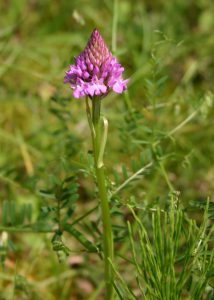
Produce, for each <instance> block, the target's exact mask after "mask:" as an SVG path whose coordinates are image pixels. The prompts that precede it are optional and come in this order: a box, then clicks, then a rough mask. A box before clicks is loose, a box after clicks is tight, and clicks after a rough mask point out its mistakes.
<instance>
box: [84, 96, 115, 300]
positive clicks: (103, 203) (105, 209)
mask: <svg viewBox="0 0 214 300" xmlns="http://www.w3.org/2000/svg"><path fill="white" fill-rule="evenodd" d="M88 108H89V107H88ZM100 108H101V99H99V98H98V97H94V98H93V99H92V114H91V120H92V126H90V128H91V131H92V143H93V154H94V165H95V172H96V179H97V186H98V192H99V198H100V207H101V216H102V223H103V253H104V264H105V285H106V294H105V300H113V299H114V288H113V269H112V265H111V263H112V262H113V255H114V250H113V234H112V225H111V217H110V209H109V202H108V195H107V189H106V184H105V173H104V165H103V164H102V165H101V166H100V165H99V164H98V159H99V154H100V149H101V143H102V132H101V124H100V123H101V122H100Z"/></svg>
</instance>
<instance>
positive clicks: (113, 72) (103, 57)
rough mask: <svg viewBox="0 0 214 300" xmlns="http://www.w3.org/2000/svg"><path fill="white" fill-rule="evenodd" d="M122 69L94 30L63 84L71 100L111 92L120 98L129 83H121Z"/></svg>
mask: <svg viewBox="0 0 214 300" xmlns="http://www.w3.org/2000/svg"><path fill="white" fill-rule="evenodd" d="M123 71H124V68H123V67H122V66H121V65H120V64H119V63H118V61H117V59H116V58H115V57H113V55H112V53H111V52H110V51H109V50H108V47H107V46H106V44H105V42H104V40H103V38H102V36H101V35H100V33H99V31H98V30H97V29H94V30H93V32H92V34H91V37H90V39H89V41H88V43H87V45H86V47H85V49H84V50H83V52H81V53H80V54H79V56H78V57H77V58H75V64H74V65H70V69H69V70H68V71H67V72H66V75H65V78H64V83H69V84H70V87H71V89H72V90H73V96H74V97H75V98H80V97H83V96H89V97H90V98H91V97H93V96H101V97H104V96H106V95H107V94H108V93H109V92H110V91H111V90H113V91H114V92H115V93H118V94H121V93H122V92H123V91H124V90H125V89H126V83H127V81H128V80H123V78H122V73H123Z"/></svg>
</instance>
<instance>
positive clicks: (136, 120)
mask: <svg viewBox="0 0 214 300" xmlns="http://www.w3.org/2000/svg"><path fill="white" fill-rule="evenodd" d="M213 16H214V4H213V1H212V0H197V1H191V0H189V1H187V0H173V1H165V0H156V1H143V0H136V1H131V0H123V1H122V0H121V1H120V0H119V1H115V2H114V1H108V0H106V1H98V0H97V1H96V0H90V1H89V0H88V1H86V0H85V1H81V0H80V1H75V0H73V1H67V0H61V1H58V0H51V1H50V0H37V1H36V0H29V1H25V0H1V1H0V108H1V114H0V191H1V201H4V200H13V201H16V202H17V203H22V202H28V201H29V202H31V203H33V205H34V206H35V211H36V210H37V209H38V208H39V207H40V206H41V205H42V201H43V200H42V198H41V197H40V196H39V194H38V191H39V189H41V188H44V187H47V186H48V182H49V175H50V174H55V175H56V176H61V175H62V173H63V172H62V171H61V163H62V162H64V161H67V163H68V165H69V167H70V169H69V170H72V168H73V169H74V170H76V168H77V167H79V166H80V167H81V163H80V162H81V155H84V154H85V153H87V151H88V150H90V149H91V148H90V147H91V145H90V132H89V130H88V125H87V119H86V114H85V103H84V100H81V99H80V100H74V99H72V96H71V91H70V90H69V88H68V86H65V85H64V84H63V77H64V72H65V71H66V70H67V69H68V65H69V64H70V63H72V62H73V57H74V56H77V55H78V54H79V53H80V51H82V49H83V48H84V47H85V45H86V42H87V40H88V38H89V36H90V33H91V31H92V30H93V29H94V28H95V27H96V28H98V29H99V31H100V33H101V34H102V36H103V37H104V39H105V40H106V43H107V45H109V47H110V49H112V48H113V49H112V50H113V52H114V54H115V55H116V56H117V57H118V59H119V61H120V63H121V64H122V65H123V66H124V67H125V73H124V77H126V78H130V81H129V85H128V91H127V92H126V93H125V94H124V95H122V96H121V95H113V94H111V95H109V96H108V97H107V98H106V99H105V100H104V101H103V111H104V113H105V115H106V116H107V117H108V119H109V123H110V128H109V138H108V144H107V153H106V157H105V161H106V166H107V173H108V175H109V180H110V181H112V182H114V181H116V182H117V179H115V176H117V175H115V173H117V174H121V177H122V176H125V175H124V172H123V171H124V168H125V169H126V171H127V172H130V173H131V172H132V169H133V170H134V169H137V168H138V166H137V165H138V164H139V161H140V160H141V158H142V157H143V159H144V161H145V162H149V161H150V159H151V158H152V157H153V156H155V155H156V156H157V157H158V158H161V160H162V161H163V164H164V166H165V170H166V172H167V178H168V179H169V180H170V182H171V185H172V186H173V188H174V189H175V190H177V191H179V192H180V193H181V201H182V203H183V204H184V206H185V205H187V204H188V203H189V202H190V201H192V200H201V199H206V198H207V197H208V196H210V197H211V199H213V198H212V194H213V191H214V164H213V162H214V155H213V153H214V130H213V128H214V118H213V116H214V109H213V101H214V95H213V75H214V56H213V49H214V38H213V36H214V18H213ZM127 141H128V142H127ZM157 157H156V158H157ZM124 166H126V167H124ZM79 184H80V186H81V188H80V200H79V202H80V203H79V208H78V212H80V213H81V212H82V211H84V210H85V209H86V208H87V207H90V206H91V203H93V197H92V198H91V195H92V193H93V184H92V182H91V181H90V180H87V179H85V178H84V177H83V176H82V177H81V176H80V178H79ZM133 191H134V194H135V196H136V198H137V200H136V201H137V202H138V203H139V205H147V204H148V205H150V204H151V203H153V202H155V201H160V202H161V201H164V199H165V197H166V196H167V195H168V192H169V187H168V185H167V180H166V178H165V177H164V175H163V173H162V172H161V171H160V170H159V169H158V168H154V169H153V170H152V171H151V172H149V174H148V175H146V176H145V178H144V179H143V180H141V181H138V182H136V184H134V185H133V186H130V187H129V189H127V190H126V191H124V192H123V191H121V197H122V199H124V201H126V200H127V199H128V198H129V197H130V196H131V195H132V194H133ZM14 243H15V244H16V245H17V249H16V254H15V256H14V253H11V256H10V258H9V259H8V262H7V268H8V270H9V271H8V272H9V273H10V274H14V268H15V264H17V267H16V268H17V269H18V270H19V271H20V273H21V274H22V275H23V276H26V277H27V278H28V279H29V280H32V281H33V282H34V283H35V286H36V289H39V290H40V292H39V293H38V295H36V292H35V295H36V296H35V295H34V296H31V297H32V299H34V298H33V297H35V299H86V297H87V295H88V294H90V293H91V292H92V290H93V284H94V285H95V286H97V285H96V280H98V281H99V279H98V278H99V274H98V275H97V276H98V278H97V279H96V278H95V279H94V282H93V284H91V283H90V281H88V280H87V279H85V278H87V277H88V276H89V274H90V270H86V269H85V268H84V266H83V267H82V269H80V271H77V273H75V272H74V273H72V272H71V273H69V271H67V267H66V266H58V262H57V260H56V258H55V254H54V253H53V254H50V242H49V240H48V238H47V237H46V236H43V235H42V236H39V237H37V238H36V239H35V236H31V235H29V236H28V235H27V236H21V235H18V236H16V237H15V238H14ZM73 247H75V246H73ZM38 253H39V254H40V256H38ZM35 256H36V257H37V258H36V261H35V262H34V257H35ZM29 265H30V268H29ZM83 265H84V263H83ZM38 268H39V270H40V271H41V272H39V274H37V272H38ZM66 272H68V273H66ZM78 272H80V275H79V273H78ZM56 274H58V276H61V275H62V276H63V274H65V279H63V280H62V281H60V280H59V281H57V280H55V279H54V278H55V277H54V276H55V275H56ZM60 274H61V275H60ZM77 274H78V275H77ZM1 276H3V275H1ZM8 276H10V275H8ZM11 276H12V275H11ZM66 276H67V277H66ZM78 276H79V277H78ZM76 277H77V279H76ZM80 277H81V278H82V279H81V280H79V281H78V278H80ZM95 277H96V275H95ZM2 278H3V279H2V280H1V278H0V282H1V283H0V288H1V290H2V292H1V295H0V299H11V298H7V297H8V296H6V295H9V294H10V293H11V292H10V291H11V287H12V285H13V282H12V281H11V280H10V277H8V279H5V278H4V277H2ZM11 278H12V277H11ZM63 278H64V277H63ZM66 278H68V279H66ZM71 278H72V280H71ZM48 280H49V281H48ZM51 280H52V281H51ZM54 280H55V281H54ZM56 281H57V283H56ZM21 286H22V285H21ZM71 286H72V287H73V296H72V297H71V298H69V297H70V291H71ZM99 288H101V287H99ZM84 289H86V291H87V292H86V294H84V291H83V290H84ZM78 290H79V291H78ZM81 290H82V291H81ZM8 293H9V294H8ZM20 293H21V292H20ZM87 293H88V294H87ZM26 295H27V294H26ZM26 295H25V297H28V296H26ZM56 295H57V297H58V298H56ZM75 295H76V296H75ZM23 297H24V296H23ZM36 297H37V298H36ZM44 297H45V298H44ZM23 299H25V298H23ZM26 299H29V298H26ZM91 299H92V298H91ZM94 299H95V298H94Z"/></svg>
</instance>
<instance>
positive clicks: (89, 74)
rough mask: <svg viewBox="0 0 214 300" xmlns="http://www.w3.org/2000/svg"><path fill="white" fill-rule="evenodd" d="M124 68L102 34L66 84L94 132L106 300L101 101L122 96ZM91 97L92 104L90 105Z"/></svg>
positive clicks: (109, 275) (107, 219)
mask: <svg viewBox="0 0 214 300" xmlns="http://www.w3.org/2000/svg"><path fill="white" fill-rule="evenodd" d="M123 71H124V68H123V67H121V65H120V64H119V63H118V61H117V59H116V58H115V57H113V55H112V53H111V52H110V51H109V50H108V47H107V46H106V44H105V42H104V40H103V38H102V37H101V35H100V33H99V31H98V30H97V29H94V31H93V32H92V34H91V37H90V39H89V41H88V43H87V45H86V47H85V49H84V50H83V52H81V53H80V55H79V56H78V57H77V58H75V63H74V65H70V69H69V70H68V71H67V72H66V75H65V78H64V83H68V84H70V87H71V89H72V91H73V96H74V97H75V98H81V97H85V99H86V112H87V117H88V123H89V127H90V130H91V137H92V146H93V157H94V169H95V174H96V184H97V189H98V196H99V200H100V201H99V204H100V208H101V217H102V224H103V248H102V250H103V260H104V270H105V300H113V299H114V271H113V268H112V263H113V260H114V245H113V232H112V225H111V216H110V208H109V202H110V199H109V195H110V193H109V192H108V190H107V186H106V182H107V180H106V177H105V169H104V163H103V156H104V152H105V145H106V141H107V133H108V120H107V119H106V117H104V116H103V115H101V102H102V101H100V100H101V99H102V98H104V97H105V96H106V95H107V94H108V93H109V92H110V91H113V92H115V93H118V94H121V93H122V92H123V91H124V90H125V89H126V84H127V81H128V80H123V78H122V73H123ZM89 98H90V99H91V101H90V102H89Z"/></svg>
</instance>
